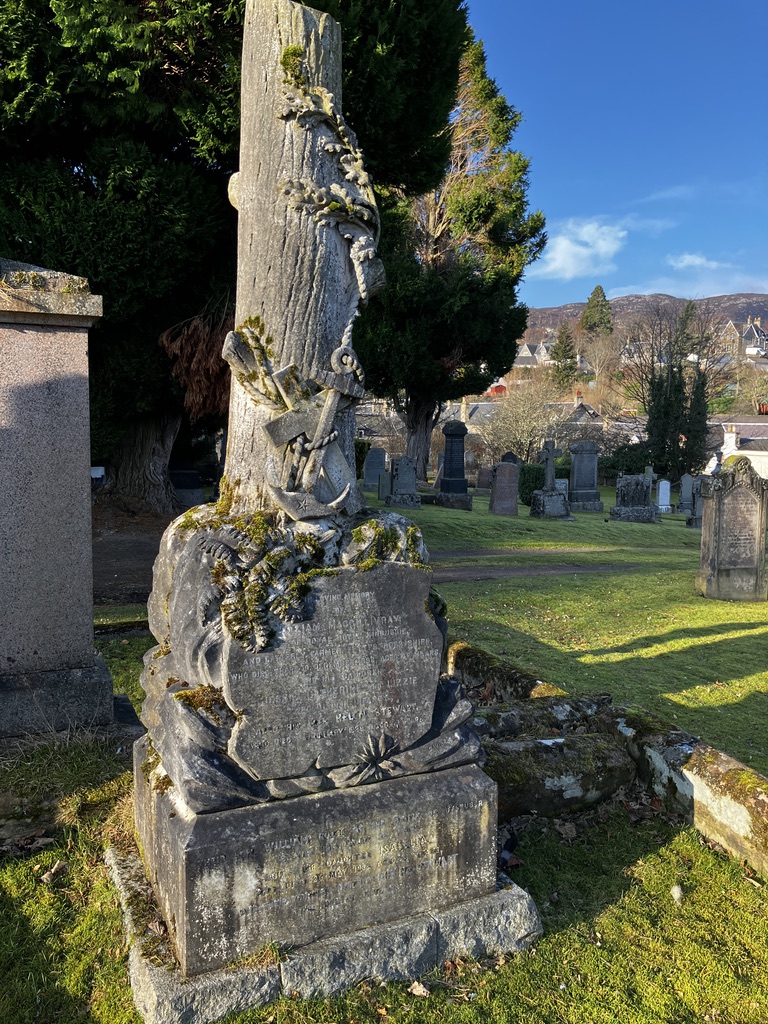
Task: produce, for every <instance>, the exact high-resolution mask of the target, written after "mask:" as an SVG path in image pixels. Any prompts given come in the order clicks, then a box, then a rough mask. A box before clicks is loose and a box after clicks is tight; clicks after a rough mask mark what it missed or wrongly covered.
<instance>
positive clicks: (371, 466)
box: [363, 448, 387, 487]
mask: <svg viewBox="0 0 768 1024" xmlns="http://www.w3.org/2000/svg"><path fill="white" fill-rule="evenodd" d="M386 468H387V453H386V452H385V451H384V449H383V448H369V449H368V454H367V455H366V456H365V462H364V463H363V487H378V486H379V476H380V475H381V474H382V473H384V472H385V471H386Z"/></svg>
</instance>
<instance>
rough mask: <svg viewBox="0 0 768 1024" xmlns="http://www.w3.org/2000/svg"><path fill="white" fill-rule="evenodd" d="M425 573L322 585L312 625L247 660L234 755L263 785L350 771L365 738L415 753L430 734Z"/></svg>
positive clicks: (432, 679)
mask: <svg viewBox="0 0 768 1024" xmlns="http://www.w3.org/2000/svg"><path fill="white" fill-rule="evenodd" d="M428 588H429V578H428V577H427V576H426V574H424V573H421V572H418V571H414V570H413V569H410V568H408V567H405V566H400V565H397V564H388V565H381V566H379V567H378V568H376V569H375V570H374V571H373V572H370V573H356V572H354V571H347V572H343V573H341V574H340V575H339V576H333V577H325V578H323V579H321V580H320V581H319V582H318V584H317V587H316V590H315V597H316V604H315V607H314V612H313V616H312V618H311V619H310V620H309V621H306V622H296V623H290V624H287V625H286V626H285V630H284V633H283V637H282V642H281V644H280V645H279V646H277V647H276V648H275V649H274V650H269V651H263V652H261V653H259V654H247V653H244V654H243V655H242V657H241V658H240V660H239V664H237V665H233V666H232V668H231V671H230V675H229V679H228V681H227V684H226V689H225V693H226V696H227V701H228V703H229V704H230V706H231V707H234V708H237V709H238V711H239V712H240V720H239V722H238V724H237V726H236V727H235V729H234V730H233V733H232V739H231V742H230V752H231V754H232V756H233V757H235V758H236V760H238V761H239V762H240V763H241V764H242V765H243V766H244V767H246V768H247V770H248V771H249V772H251V773H252V774H253V775H255V776H256V777H258V778H262V779H278V778H287V777H290V776H301V775H305V774H307V772H311V771H312V770H313V769H314V767H315V766H316V767H318V768H332V767H337V766H339V765H346V764H353V763H355V762H356V759H357V757H358V756H359V754H360V752H361V751H362V750H363V749H364V748H365V745H366V743H367V741H368V738H369V736H373V737H376V738H378V737H380V736H381V735H382V734H384V735H386V736H389V737H391V738H392V740H393V741H394V743H395V745H396V746H397V747H400V748H403V747H406V746H410V745H411V744H412V743H414V742H416V740H418V739H420V738H421V736H423V735H424V733H425V732H427V731H428V729H429V728H430V725H431V721H432V711H433V707H434V699H435V692H436V688H437V681H438V678H439V674H440V657H441V651H442V638H441V635H440V632H439V630H438V629H437V627H436V626H435V624H434V622H433V620H432V619H431V618H430V617H429V616H428V615H427V614H426V612H425V611H424V601H425V599H426V596H427V591H428Z"/></svg>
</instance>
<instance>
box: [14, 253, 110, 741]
mask: <svg viewBox="0 0 768 1024" xmlns="http://www.w3.org/2000/svg"><path fill="white" fill-rule="evenodd" d="M100 315H101V299H100V297H99V296H97V295H91V293H90V290H89V288H88V282H87V281H86V280H85V279H84V278H81V277H72V276H70V275H68V274H60V273H54V272H52V271H49V270H43V269H41V268H40V267H33V266H29V265H27V264H23V263H13V262H10V261H8V260H3V259H0V366H2V373H0V479H2V481H3V486H2V494H1V495H0V551H1V552H2V566H3V602H2V614H0V652H2V653H1V655H0V657H1V658H2V661H1V663H0V736H18V735H22V734H30V733H40V732H49V731H51V730H63V729H68V728H70V727H74V728H77V727H88V726H91V725H102V724H104V723H107V722H111V721H112V680H111V679H110V677H109V673H108V672H107V669H106V667H105V665H104V663H103V662H102V660H101V659H100V658H99V657H97V656H96V655H95V654H94V649H93V565H92V555H91V468H90V438H89V422H88V328H89V327H90V326H91V324H93V323H94V322H95V321H96V320H98V319H99V317H100Z"/></svg>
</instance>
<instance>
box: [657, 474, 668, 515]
mask: <svg viewBox="0 0 768 1024" xmlns="http://www.w3.org/2000/svg"><path fill="white" fill-rule="evenodd" d="M656 504H657V505H658V507H659V512H671V511H672V488H671V486H670V483H669V480H659V481H658V482H657V484H656Z"/></svg>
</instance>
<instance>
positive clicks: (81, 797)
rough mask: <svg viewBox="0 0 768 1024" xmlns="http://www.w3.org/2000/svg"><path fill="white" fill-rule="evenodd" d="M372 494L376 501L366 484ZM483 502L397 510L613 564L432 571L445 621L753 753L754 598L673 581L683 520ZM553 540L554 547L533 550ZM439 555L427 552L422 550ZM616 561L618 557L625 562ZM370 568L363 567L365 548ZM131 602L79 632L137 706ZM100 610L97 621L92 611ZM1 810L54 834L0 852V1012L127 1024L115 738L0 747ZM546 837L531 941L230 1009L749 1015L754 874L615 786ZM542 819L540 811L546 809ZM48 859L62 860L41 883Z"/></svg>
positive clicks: (122, 788)
mask: <svg viewBox="0 0 768 1024" xmlns="http://www.w3.org/2000/svg"><path fill="white" fill-rule="evenodd" d="M371 504H372V505H374V506H376V505H377V504H378V502H376V501H375V500H373V501H371ZM521 512H522V513H523V514H521V516H519V517H518V518H517V519H507V518H503V517H493V516H490V515H488V513H487V501H484V500H483V499H482V498H478V499H476V500H475V511H474V512H473V513H472V514H468V513H464V512H450V511H448V510H445V509H440V508H435V507H427V506H425V507H424V508H422V509H421V510H418V511H417V512H416V513H415V514H414V515H413V518H414V519H415V520H417V521H418V523H419V524H420V525H421V526H422V529H423V531H424V534H425V537H426V540H427V544H428V546H429V547H430V549H432V550H433V551H435V552H451V553H452V557H451V564H456V556H457V555H459V554H460V553H461V552H467V551H476V550H478V549H486V550H489V549H490V550H494V551H496V550H499V551H503V552H504V553H503V554H501V555H498V554H494V555H492V556H489V555H482V556H477V555H472V556H468V558H469V560H470V561H471V562H473V563H477V562H478V561H485V560H486V558H487V559H489V560H491V561H493V562H494V563H501V564H507V565H510V566H516V567H520V566H529V567H530V566H543V567H545V566H547V565H552V564H557V565H564V564H567V565H573V566H580V567H587V568H589V567H590V566H596V565H601V566H604V565H611V566H613V567H614V568H615V572H612V573H609V574H606V573H601V574H597V573H595V574H590V573H587V574H584V575H565V576H525V577H520V576H518V577H514V578H510V579H505V580H491V581H487V582H482V581H480V582H471V583H466V582H464V583H447V584H444V585H442V586H441V587H440V588H439V589H440V591H441V593H443V596H445V597H446V599H447V600H448V602H449V609H450V612H449V614H450V630H451V634H452V636H453V638H454V639H467V640H469V641H471V642H473V643H477V644H480V645H482V646H484V647H486V648H488V649H489V650H492V651H494V652H495V653H497V654H499V655H501V656H502V657H507V658H509V660H510V661H512V662H514V663H516V664H518V665H520V666H521V667H523V668H525V669H527V670H528V671H531V672H533V673H535V674H536V675H537V676H539V677H540V678H544V679H547V680H549V681H551V682H556V683H558V684H559V685H561V686H562V687H563V688H564V689H566V690H568V691H569V692H571V693H582V692H588V691H595V690H597V691H602V692H605V691H609V692H611V693H613V694H614V698H615V699H616V700H633V701H635V702H637V703H639V704H641V705H643V706H645V707H647V708H649V709H651V710H654V711H657V712H660V713H661V714H662V715H664V716H665V717H667V718H670V719H671V718H673V716H677V717H676V723H677V724H678V725H680V726H681V727H684V728H687V729H689V730H691V731H692V732H694V733H697V734H701V735H703V736H704V737H705V738H706V739H707V740H708V741H709V742H712V743H713V744H714V745H715V746H719V747H721V748H722V749H725V750H727V751H728V752H729V753H732V754H734V755H735V756H737V757H740V758H741V759H743V760H745V761H748V762H749V763H751V764H752V766H753V767H755V768H757V769H758V770H761V771H764V772H765V771H767V770H768V763H767V762H766V749H768V743H766V718H767V717H768V716H766V714H765V711H766V697H767V695H768V675H767V674H766V671H765V670H766V667H768V659H767V658H766V656H765V655H766V632H767V631H768V626H767V625H766V624H765V623H766V620H768V616H766V611H767V610H768V609H766V606H765V605H763V604H761V605H756V604H728V603H722V602H715V601H705V600H703V599H701V598H698V597H696V596H695V594H694V592H693V575H694V573H695V570H696V566H697V563H698V540H699V534H698V533H696V532H694V531H689V530H686V529H685V527H684V526H683V520H682V518H680V517H675V516H673V517H668V518H665V521H664V522H663V523H662V525H660V526H644V525H640V524H614V523H606V522H604V517H603V516H600V515H595V514H589V515H588V514H581V515H577V518H576V521H575V522H574V523H545V522H541V521H537V520H530V519H529V518H528V517H527V516H526V515H525V512H526V510H525V509H524V508H523V509H522V510H521ZM552 549H556V550H555V551H553V550H552ZM435 563H436V566H437V568H439V567H440V566H441V565H442V564H447V559H446V558H444V557H443V556H442V555H439V556H438V557H437V558H436V559H435ZM627 567H629V568H627ZM374 571H375V570H374ZM144 616H145V610H144V609H142V608H137V607H135V606H133V607H129V608H124V609H120V610H116V609H111V610H110V612H109V613H107V612H105V611H103V610H97V618H99V619H101V621H99V622H98V625H99V629H100V630H105V632H100V635H99V638H98V646H99V648H100V650H101V651H102V653H103V654H104V656H105V657H106V659H107V662H108V664H109V667H110V669H111V671H112V673H113V677H114V679H115V686H116V690H117V691H118V692H122V693H126V692H127V693H128V694H129V695H130V697H131V699H132V700H133V702H134V704H135V705H137V706H138V704H139V703H140V700H141V691H140V687H139V683H138V679H139V672H140V668H141V658H142V655H143V653H144V652H145V650H146V649H147V648H148V647H149V646H150V644H151V643H152V641H151V638H150V637H149V635H148V634H147V633H146V632H145V630H144V621H145V619H144ZM110 629H112V630H117V632H110V631H109V630H110ZM2 794H8V795H10V796H11V799H10V800H8V799H7V800H6V809H5V810H4V815H5V817H12V816H13V815H17V816H23V815H24V814H25V813H28V812H29V810H30V809H34V808H35V807H36V806H39V805H40V804H41V803H43V802H45V801H48V802H50V801H52V800H56V801H57V803H58V808H59V810H58V820H57V824H56V827H55V829H53V830H52V831H50V833H49V834H50V835H51V837H52V838H54V839H55V843H54V844H52V845H50V846H46V847H44V848H43V849H41V850H40V851H39V852H37V853H34V854H32V855H30V856H27V857H22V858H11V857H6V858H4V859H3V860H0V977H1V978H2V981H0V1020H8V1021H13V1022H14V1024H49V1022H50V1024H54V1022H55V1024H76V1022H77V1024H81V1022H86V1024H87V1022H91V1024H94V1022H103V1024H139V1018H138V1015H137V1014H136V1012H135V1010H134V1009H133V1005H132V1001H131V995H130V988H129V985H128V979H127V970H126V966H125V956H126V950H125V944H124V939H123V935H122V930H121V920H120V914H119V912H118V906H117V897H116V894H115V893H114V892H113V890H112V888H111V886H110V884H109V881H108V878H107V873H106V868H105V866H104V864H103V853H104V849H105V847H106V846H108V845H110V844H114V843H118V844H119V843H121V842H128V841H130V833H131V775H130V771H129V751H128V750H126V749H124V747H123V746H121V745H120V742H119V741H117V740H112V741H109V740H96V739H94V738H93V737H91V736H88V735H73V736H71V737H69V738H68V740H67V741H66V742H50V743H47V744H37V745H35V746H32V747H26V748H18V749H9V750H5V751H4V752H3V753H2V754H1V755H0V796H1V795H2ZM574 821H575V822H576V824H577V826H578V827H577V829H576V835H575V836H571V837H570V838H563V836H562V835H561V833H560V832H559V831H558V829H557V828H556V827H553V823H551V822H546V821H541V822H534V823H533V824H532V825H531V826H530V827H529V828H528V830H527V831H525V832H524V833H523V834H522V836H521V842H520V846H519V847H518V850H517V851H516V852H517V853H518V855H519V857H520V858H521V860H522V861H523V862H524V863H523V864H522V865H521V866H520V867H518V868H516V869H515V872H514V877H515V881H517V882H518V884H520V885H522V886H524V887H525V888H526V889H528V890H529V891H530V892H531V893H532V895H533V896H534V899H535V900H536V902H537V905H538V907H539V909H540V911H541V913H542V918H543V921H544V927H545V935H544V938H543V939H542V940H541V941H540V942H539V943H538V944H537V945H536V947H535V948H534V949H532V950H530V951H528V952H526V953H524V954H521V955H520V956H517V957H509V958H499V960H498V961H496V962H495V963H490V964H483V965H481V964H476V963H473V962H457V963H453V964H449V965H447V967H446V969H445V970H444V971H441V972H440V973H439V974H436V975H435V976H434V977H431V978H428V979H426V984H427V987H428V988H429V990H430V994H429V996H428V997H426V998H423V997H419V996H416V995H413V994H411V993H409V992H408V986H407V984H402V985H386V986H380V985H379V984H378V983H375V982H370V983H366V984H363V985H361V986H358V988H356V989H355V990H353V991H352V992H350V993H348V994H347V995H345V996H344V997H340V998H337V999H327V1000H326V999H322V1000H314V1001H310V1002H302V1001H299V1000H290V999H285V1000H281V1001H280V1002H279V1003H277V1004H274V1005H272V1006H270V1007H267V1008H265V1009H264V1010H262V1011H251V1012H249V1013H245V1014H240V1015H237V1016H235V1017H233V1018H231V1020H230V1024H256V1022H260V1024H314V1022H316V1024H332V1022H336V1024H369V1022H374V1021H376V1022H382V1021H384V1022H386V1021H393V1022H398V1024H486V1022H519V1024H555V1022H567V1024H571V1022H572V1024H603V1022H605V1024H694V1022H696V1024H701V1022H714V1024H765V1022H766V1021H768V938H767V936H768V887H767V886H765V885H764V884H763V882H762V880H761V879H759V878H755V877H753V876H752V874H751V872H750V871H749V870H748V869H745V868H744V867H743V866H742V865H740V864H739V863H738V862H737V861H734V860H731V859H728V858H725V857H723V856H721V855H720V854H719V853H718V852H717V851H716V850H713V849H711V848H710V847H709V846H708V845H706V844H703V843H702V842H701V841H700V839H699V837H698V835H697V833H696V832H695V831H694V830H692V829H690V828H686V827H682V826H680V825H679V824H676V823H674V822H671V821H668V820H666V819H665V818H664V817H663V816H661V815H655V816H652V817H650V818H641V819H640V820H636V816H635V815H632V814H631V811H630V812H628V811H627V810H626V809H625V808H624V807H623V806H622V804H621V803H616V804H615V805H612V806H611V807H609V808H606V809H605V810H604V811H603V812H601V813H599V814H597V813H595V814H593V815H591V816H588V818H587V819H574ZM555 824H557V823H555ZM56 861H63V862H66V865H67V867H66V870H64V871H62V872H61V873H60V874H58V875H57V876H56V877H55V878H54V879H53V881H52V882H50V884H45V883H44V882H42V881H41V878H42V875H43V874H44V873H45V871H47V870H48V869H50V868H51V867H53V865H54V864H55V863H56Z"/></svg>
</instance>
